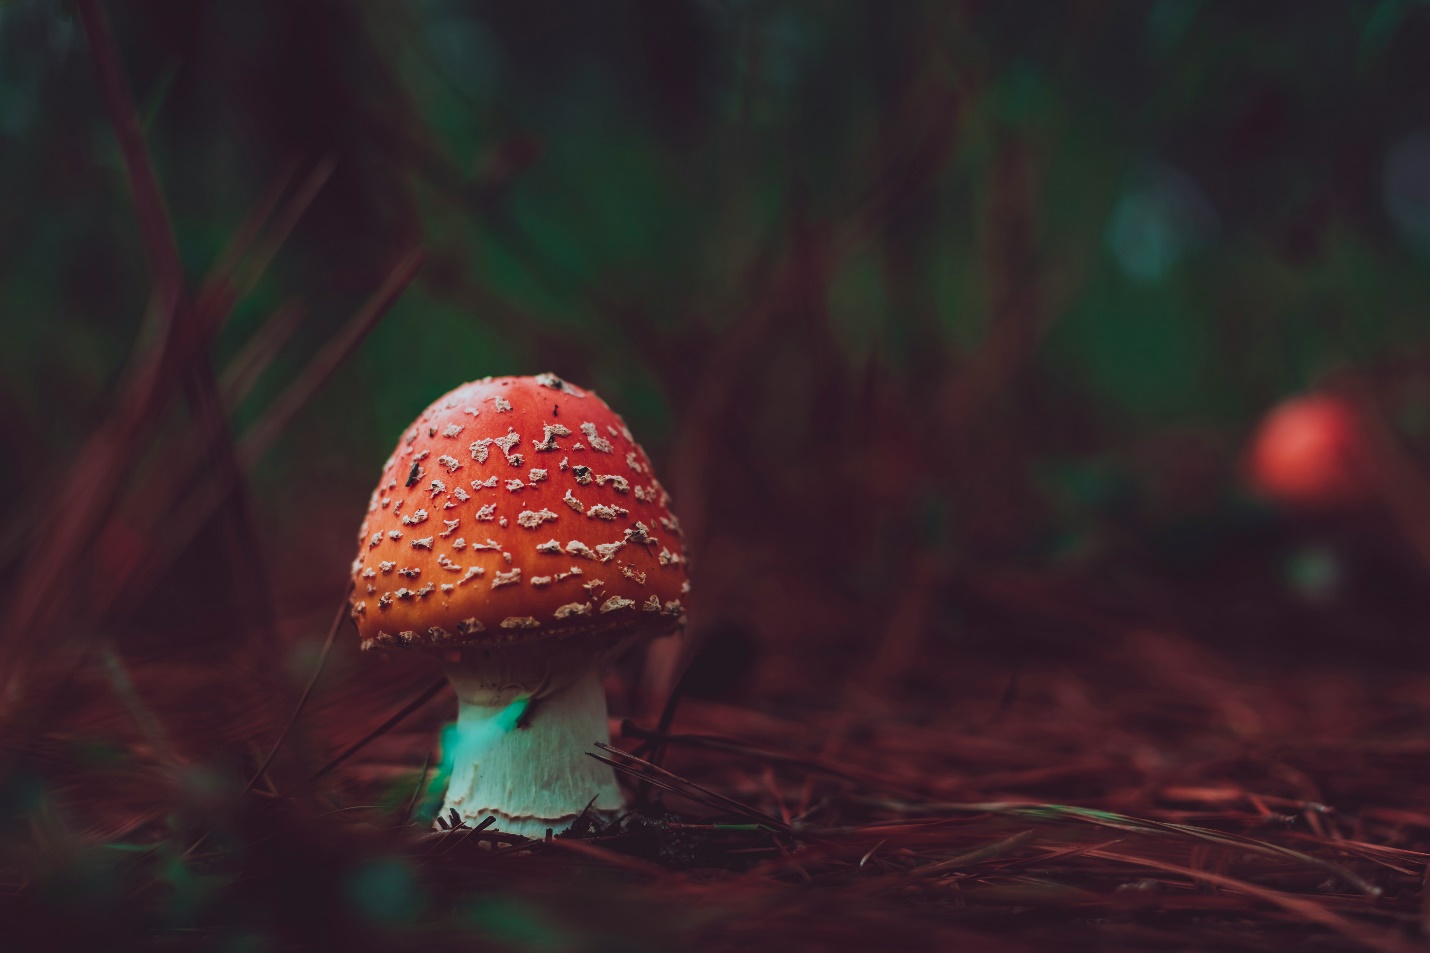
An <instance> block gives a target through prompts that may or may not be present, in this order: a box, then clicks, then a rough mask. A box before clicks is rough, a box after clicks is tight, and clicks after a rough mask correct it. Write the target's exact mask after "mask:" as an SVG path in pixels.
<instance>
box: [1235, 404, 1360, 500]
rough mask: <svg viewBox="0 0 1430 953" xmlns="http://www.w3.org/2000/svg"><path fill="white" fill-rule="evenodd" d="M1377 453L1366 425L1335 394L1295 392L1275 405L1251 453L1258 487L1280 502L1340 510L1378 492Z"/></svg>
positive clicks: (1251, 470) (1254, 439) (1249, 462)
mask: <svg viewBox="0 0 1430 953" xmlns="http://www.w3.org/2000/svg"><path fill="white" fill-rule="evenodd" d="M1373 460H1374V458H1373V455H1372V453H1371V448H1370V444H1369V441H1368V439H1367V436H1366V431H1365V424H1364V423H1363V422H1362V419H1361V416H1360V414H1359V413H1358V412H1357V411H1356V409H1355V408H1354V406H1352V405H1351V403H1350V402H1348V401H1347V400H1345V399H1344V398H1341V397H1339V396H1336V395H1334V394H1329V393H1327V394H1305V395H1301V396H1298V397H1291V398H1288V399H1287V400H1284V401H1282V402H1281V403H1280V404H1277V405H1276V406H1275V407H1274V408H1272V410H1271V412H1270V413H1268V414H1267V415H1266V417H1265V418H1264V419H1263V420H1262V422H1261V424H1260V426H1259V427H1258V428H1257V430H1256V433H1255V435H1254V436H1253V437H1252V440H1251V446H1250V449H1249V451H1248V453H1247V470H1248V477H1249V479H1250V481H1251V483H1252V485H1253V487H1254V488H1255V489H1256V490H1257V491H1258V492H1259V493H1260V494H1261V495H1263V496H1265V497H1266V498H1268V499H1270V500H1273V501H1275V502H1277V503H1281V504H1286V505H1290V506H1295V507H1300V508H1305V509H1337V508H1345V507H1354V506H1357V505H1359V504H1363V503H1365V502H1367V501H1368V500H1369V499H1370V498H1371V497H1372V496H1373V495H1374V493H1375V486H1376V480H1375V472H1374V466H1373Z"/></svg>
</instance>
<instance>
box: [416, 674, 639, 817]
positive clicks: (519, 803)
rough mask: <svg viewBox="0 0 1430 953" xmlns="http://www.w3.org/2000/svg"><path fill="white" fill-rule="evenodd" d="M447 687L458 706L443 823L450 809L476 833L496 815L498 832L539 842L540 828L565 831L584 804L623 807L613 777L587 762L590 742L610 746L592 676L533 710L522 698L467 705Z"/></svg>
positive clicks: (467, 697) (600, 690) (467, 699)
mask: <svg viewBox="0 0 1430 953" xmlns="http://www.w3.org/2000/svg"><path fill="white" fill-rule="evenodd" d="M453 682H454V687H456V688H457V695H458V698H459V699H460V707H459V708H458V710H457V730H456V741H455V743H454V746H453V752H452V776H451V780H450V782H449V783H448V785H447V797H446V799H445V800H444V801H443V803H442V816H447V815H448V814H449V812H450V811H452V810H455V811H456V812H457V815H458V816H459V817H460V818H461V819H462V820H463V821H465V822H467V823H468V824H471V825H473V826H475V825H476V824H477V823H479V822H480V821H481V820H482V819H484V818H485V817H487V816H488V815H496V819H497V821H496V824H495V825H494V827H495V828H496V829H497V830H500V831H505V832H507V833H510V834H521V835H524V836H527V837H544V836H545V835H546V830H547V828H551V829H552V830H554V831H563V830H566V829H567V828H569V827H570V826H571V824H572V822H573V821H575V820H576V818H577V817H578V816H580V814H581V812H582V811H584V810H585V809H586V807H587V805H591V807H592V810H605V811H611V810H618V809H619V808H621V807H622V805H623V803H624V801H623V799H622V796H621V789H620V787H619V786H618V785H617V784H616V775H615V772H614V771H612V770H611V768H610V766H609V765H606V764H602V763H601V762H599V761H597V760H596V759H595V758H588V757H587V756H586V752H588V751H595V750H597V749H596V747H595V742H597V741H603V742H604V741H609V740H610V733H609V730H608V728H607V726H606V692H605V688H604V687H603V686H602V684H601V675H600V671H599V669H592V670H590V671H588V672H586V673H585V674H584V675H581V676H580V677H579V678H577V679H576V680H575V681H574V682H572V683H571V684H570V685H569V686H567V687H566V688H563V689H561V690H560V691H557V692H555V693H553V694H551V695H546V696H543V697H542V698H540V700H539V704H536V705H532V704H531V698H530V697H529V696H525V697H520V698H518V699H516V700H515V701H509V702H507V703H505V704H483V703H482V702H483V701H496V699H489V698H482V697H481V696H480V695H478V697H477V698H475V699H474V698H472V697H471V693H467V692H464V691H462V687H463V686H462V685H461V684H459V683H458V681H457V679H454V680H453ZM528 712H529V714H530V717H529V718H526V719H525V720H524V721H523V716H524V715H527V714H528ZM593 799H594V802H593Z"/></svg>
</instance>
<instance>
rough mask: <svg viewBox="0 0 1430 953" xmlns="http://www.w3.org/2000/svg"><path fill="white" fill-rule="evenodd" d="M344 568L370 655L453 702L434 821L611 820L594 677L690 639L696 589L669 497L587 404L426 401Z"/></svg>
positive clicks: (454, 395) (502, 390)
mask: <svg viewBox="0 0 1430 953" xmlns="http://www.w3.org/2000/svg"><path fill="white" fill-rule="evenodd" d="M535 474H540V476H539V477H538V476H536V475H535ZM573 501H574V502H573ZM577 504H579V505H577ZM419 513H420V514H423V516H422V518H421V519H418V514H419ZM394 570H395V571H394ZM352 571H353V582H354V587H355V588H354V594H353V597H352V605H351V612H352V616H353V619H354V620H355V621H356V623H357V627H358V631H359V633H360V634H361V636H362V639H363V643H362V647H363V648H364V649H388V648H419V649H426V650H429V651H431V652H433V654H435V655H436V656H437V658H438V659H439V660H440V661H441V663H442V665H443V667H444V669H445V671H446V674H447V677H448V679H449V680H450V682H451V684H452V687H453V689H454V690H455V692H456V695H457V698H458V701H459V708H458V714H457V728H456V732H455V737H456V742H455V744H454V745H451V746H450V747H451V750H450V751H448V752H445V753H444V754H446V755H448V756H449V757H451V777H450V780H449V782H448V788H447V793H446V799H445V801H444V803H443V805H442V816H448V815H449V812H450V811H452V810H455V811H456V812H457V815H458V816H459V817H461V818H462V819H463V820H466V821H469V822H472V823H476V822H477V821H479V820H480V819H483V818H485V817H487V816H489V815H491V816H495V817H496V823H495V825H494V826H495V827H496V828H497V829H499V830H503V831H506V832H509V833H514V834H523V835H527V836H537V837H539V836H542V835H543V834H544V833H545V832H546V830H547V829H548V828H551V829H556V830H564V829H566V828H567V827H569V826H570V825H571V823H572V822H573V821H574V820H575V819H576V818H577V817H578V816H580V815H581V813H582V812H583V811H585V810H587V809H588V808H590V809H592V810H594V811H614V810H617V809H619V808H620V807H621V806H622V804H623V799H622V795H621V791H620V788H619V787H618V785H617V784H616V778H615V774H614V773H613V772H612V770H611V768H610V767H609V766H608V765H606V764H603V763H601V762H599V761H597V760H595V759H594V758H589V757H587V756H586V752H587V751H590V750H592V749H593V747H594V743H595V742H604V741H606V740H608V739H609V734H608V730H607V725H606V697H605V691H604V689H603V687H602V683H601V669H602V666H603V664H604V663H605V662H607V661H608V660H610V659H612V658H614V657H615V656H617V655H618V654H620V653H621V652H622V651H624V650H625V649H627V648H629V647H630V646H632V645H633V644H635V643H637V642H639V641H641V640H643V639H646V638H649V637H652V636H657V635H663V634H667V633H669V632H671V631H673V630H675V629H676V628H678V627H680V626H682V625H683V624H684V622H685V616H684V609H683V607H682V605H681V600H682V598H683V596H684V595H685V593H687V592H688V591H689V588H690V587H689V582H688V580H687V576H686V560H685V550H684V546H683V545H682V542H681V533H680V524H679V522H678V521H677V520H676V518H675V516H674V514H672V513H671V510H670V498H669V496H668V495H667V494H666V492H665V490H664V489H663V488H662V487H661V485H660V483H659V482H658V481H657V480H656V479H655V475H654V472H653V471H652V469H651V465H650V460H649V458H648V457H647V456H646V454H645V451H644V450H642V449H641V447H640V445H639V444H637V443H636V442H635V440H634V438H633V437H632V436H631V433H630V431H629V430H628V429H627V428H626V425H625V423H624V422H623V421H622V420H621V418H620V417H619V416H618V415H617V414H615V413H614V412H613V411H612V410H611V409H610V408H609V407H607V406H606V404H605V403H604V402H603V401H602V400H601V399H600V398H599V397H597V396H596V395H595V394H594V393H592V392H590V391H585V390H582V389H580V388H577V387H574V386H572V385H570V384H568V383H566V382H564V381H562V380H561V379H559V378H557V377H555V376H554V375H551V374H541V375H538V376H536V377H501V378H485V379H483V380H479V381H474V382H472V383H469V384H463V385H462V386H461V387H458V388H457V389H456V390H453V391H452V392H450V393H448V394H446V395H445V396H443V397H440V398H438V400H437V401H436V402H435V403H433V404H432V406H430V407H428V408H427V409H426V410H425V411H424V412H423V413H422V415H421V416H419V417H418V418H417V420H416V421H414V422H413V424H412V425H411V426H410V427H409V428H408V429H407V430H406V431H405V432H404V433H403V435H402V437H401V439H400V440H399V441H398V444H397V449H396V450H395V451H394V452H393V454H392V456H391V457H389V458H388V460H387V463H386V465H385V466H384V467H383V471H382V477H381V479H380V480H379V482H378V485H377V489H376V490H375V491H374V492H373V495H372V499H371V502H370V503H369V505H368V512H367V517H366V519H365V520H364V521H363V524H362V528H361V530H360V531H359V533H358V554H357V558H356V559H355V560H354V561H353V567H352Z"/></svg>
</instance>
